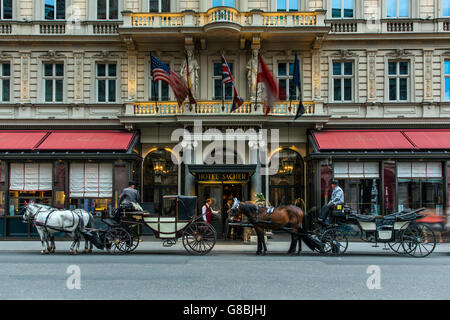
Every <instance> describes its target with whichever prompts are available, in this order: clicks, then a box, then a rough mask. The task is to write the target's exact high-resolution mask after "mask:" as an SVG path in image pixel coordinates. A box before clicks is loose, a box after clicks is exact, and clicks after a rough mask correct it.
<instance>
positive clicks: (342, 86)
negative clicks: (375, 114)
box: [332, 61, 354, 102]
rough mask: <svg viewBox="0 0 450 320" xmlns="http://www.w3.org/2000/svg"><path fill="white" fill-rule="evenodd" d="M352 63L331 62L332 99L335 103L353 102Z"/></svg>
mask: <svg viewBox="0 0 450 320" xmlns="http://www.w3.org/2000/svg"><path fill="white" fill-rule="evenodd" d="M353 75H354V72H353V62H350V61H346V62H341V61H336V62H333V81H332V84H333V97H334V101H335V102H345V101H352V100H353Z"/></svg>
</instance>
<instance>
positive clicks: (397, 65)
mask: <svg viewBox="0 0 450 320" xmlns="http://www.w3.org/2000/svg"><path fill="white" fill-rule="evenodd" d="M391 62H395V63H396V74H395V75H392V74H389V63H391ZM401 62H407V63H408V74H407V75H402V74H400V63H401ZM411 66H412V64H411V61H410V60H408V59H388V60H387V64H386V78H387V81H386V87H387V90H386V98H387V99H386V100H387V101H388V102H409V101H411V100H412V94H411V92H412V89H413V88H412V87H411V83H412V81H411V76H412V72H411V69H412V68H411ZM391 79H396V99H395V100H391V98H390V96H391V95H390V93H391V91H390V84H389V83H390V80H391ZM400 79H406V80H407V85H406V89H407V97H406V100H401V99H400Z"/></svg>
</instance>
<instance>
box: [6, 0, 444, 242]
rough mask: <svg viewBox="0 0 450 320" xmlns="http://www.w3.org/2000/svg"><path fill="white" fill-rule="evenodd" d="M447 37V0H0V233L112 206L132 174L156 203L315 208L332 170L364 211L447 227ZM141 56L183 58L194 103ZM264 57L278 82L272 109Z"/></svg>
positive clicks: (15, 234)
mask: <svg viewBox="0 0 450 320" xmlns="http://www.w3.org/2000/svg"><path fill="white" fill-rule="evenodd" d="M449 40H450V0H261V1H255V0H186V1H175V0H89V1H88V0H34V1H32V0H0V239H16V238H23V237H30V236H35V235H36V234H35V230H34V228H32V227H30V226H28V225H26V224H22V223H21V219H20V216H18V215H19V210H20V207H21V206H23V204H24V203H25V201H30V200H35V201H39V202H42V203H46V204H49V205H52V206H55V207H58V208H63V207H65V208H77V207H80V208H85V209H87V210H89V211H91V212H95V213H97V214H99V215H100V214H102V213H103V214H107V213H108V212H110V211H111V210H112V209H113V208H114V207H115V206H117V202H118V195H119V194H120V192H121V190H122V189H123V188H124V187H125V186H126V185H127V183H128V181H129V180H135V181H136V182H137V184H138V187H139V188H140V191H141V195H142V203H143V206H144V208H145V209H147V210H150V211H152V212H159V211H160V210H162V209H161V205H162V202H163V198H162V197H163V195H168V194H185V195H197V196H198V197H199V203H201V202H202V201H203V200H204V199H206V198H213V199H214V200H215V207H216V208H217V209H222V208H223V207H224V202H225V201H226V199H227V198H228V197H230V196H233V197H238V198H239V199H242V200H251V199H254V198H255V195H256V194H257V193H263V194H264V195H265V196H266V198H267V199H268V200H269V201H270V203H271V204H272V205H274V206H278V205H282V204H297V205H299V206H301V207H303V208H305V209H306V210H308V211H310V210H311V209H312V208H314V207H316V208H318V207H321V205H322V204H323V203H324V202H325V201H327V198H328V197H329V195H330V194H331V190H330V180H331V179H333V178H334V179H337V180H339V182H340V185H341V186H342V187H343V188H344V191H345V196H346V202H347V204H349V205H350V206H352V207H353V208H354V209H356V210H358V212H359V213H362V214H377V215H384V214H388V213H392V212H395V211H398V210H406V209H415V208H420V207H426V208H427V210H426V213H427V214H428V215H429V217H428V218H429V219H430V220H429V222H430V223H431V224H433V228H435V230H438V231H440V232H443V233H445V232H446V224H447V215H448V210H449V208H450V181H449V175H450V44H449ZM150 55H153V56H155V57H157V58H159V59H160V60H161V61H163V62H164V63H166V64H168V65H169V66H170V68H171V70H173V71H175V72H177V73H179V74H181V75H182V76H183V77H185V78H186V73H187V72H186V60H187V61H188V62H189V76H190V81H191V84H192V92H193V95H194V97H195V99H196V101H197V103H196V104H193V105H192V104H189V103H187V102H186V103H185V104H183V105H181V106H179V105H178V104H177V102H176V99H175V97H174V95H173V92H172V90H171V89H170V88H169V86H168V85H167V84H166V83H164V82H161V81H155V82H154V81H153V80H152V75H151V64H150ZM222 55H223V56H224V57H225V58H226V59H227V61H228V64H229V66H230V69H231V71H232V73H233V77H234V81H235V84H236V88H237V91H238V93H239V95H240V96H241V97H242V98H243V99H244V100H245V101H244V104H243V105H242V106H241V107H240V108H239V109H238V110H237V111H235V112H233V113H231V112H230V109H231V104H232V102H231V99H232V89H231V87H230V86H229V85H224V84H223V83H222V74H221V65H222V62H221V56H222ZM258 55H261V57H262V58H263V59H264V61H265V62H266V64H267V66H268V67H269V69H270V70H271V72H272V74H273V76H274V77H275V78H276V80H277V81H278V83H279V85H280V87H282V88H283V89H284V91H285V92H286V95H285V97H282V101H277V102H276V103H275V104H274V105H273V106H272V108H271V111H270V113H269V114H268V115H267V116H265V115H264V110H263V109H264V100H265V93H264V90H263V87H262V84H258V83H257V76H256V75H257V72H258V64H257V57H258ZM186 56H187V57H188V58H186ZM296 56H297V57H298V59H299V61H300V74H301V91H300V90H299V89H298V88H296V87H295V85H294V81H293V66H294V60H295V57H296ZM300 99H301V101H302V102H303V105H304V106H305V109H306V112H305V113H304V114H303V115H302V116H301V117H300V118H299V119H297V120H294V117H295V115H296V112H297V108H298V106H299V101H300ZM180 132H181V133H182V134H181V135H180V134H179V133H180ZM183 136H184V137H185V138H186V136H189V137H190V138H191V139H185V140H184V141H182V138H181V137H183ZM219 141H221V142H220V143H219V144H217V142H219ZM213 142H216V144H214V143H213ZM217 145H220V148H217ZM180 148H181V151H180ZM275 159H276V162H277V165H276V166H275V165H274V164H275ZM174 160H176V161H174ZM181 160H183V161H181ZM271 168H272V169H273V168H275V172H272V173H271V174H267V172H268V171H269V170H270V169H271ZM217 224H218V225H217V228H218V231H219V234H220V232H221V229H220V228H221V226H220V225H219V224H220V223H217Z"/></svg>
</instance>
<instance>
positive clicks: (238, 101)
mask: <svg viewBox="0 0 450 320" xmlns="http://www.w3.org/2000/svg"><path fill="white" fill-rule="evenodd" d="M222 83H223V84H226V83H231V85H232V86H233V105H232V107H231V112H233V111H235V110H237V109H238V108H239V107H240V106H241V105H242V104H243V103H244V99H242V98H241V97H239V95H238V93H237V90H236V86H235V85H234V81H233V75H232V74H231V71H230V68H229V67H228V63H227V61H226V60H225V57H224V56H223V55H222Z"/></svg>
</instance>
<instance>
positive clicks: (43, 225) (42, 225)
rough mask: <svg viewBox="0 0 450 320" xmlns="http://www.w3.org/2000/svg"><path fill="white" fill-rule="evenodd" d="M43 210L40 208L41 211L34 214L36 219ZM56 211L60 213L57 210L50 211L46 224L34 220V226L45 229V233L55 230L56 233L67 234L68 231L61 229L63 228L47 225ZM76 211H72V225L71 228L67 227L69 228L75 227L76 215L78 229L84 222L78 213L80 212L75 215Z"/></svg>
mask: <svg viewBox="0 0 450 320" xmlns="http://www.w3.org/2000/svg"><path fill="white" fill-rule="evenodd" d="M41 209H42V207H40V208H39V210H38V211H37V212H36V213H35V214H34V217H36V216H37V215H38V213H39V212H40V211H41ZM55 211H58V210H57V209H52V210H51V211H49V213H48V215H47V218H46V219H45V222H44V223H42V222H39V221H36V219H35V220H33V224H34V226H35V227H36V226H37V227H43V228H44V229H45V231H46V232H47V233H48V229H50V230H55V231H58V232H67V231H66V230H64V229H61V228H57V227H52V226H49V225H48V224H47V223H48V220H49V219H50V216H51V215H52V213H54V212H55ZM74 211H75V210H71V211H70V213H71V214H72V222H73V223H72V225H71V226H70V227H67V228H72V227H74V226H75V214H76V215H77V217H78V227H79V226H80V224H81V221H82V217H81V215H80V214H79V213H78V212H75V214H74Z"/></svg>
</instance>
